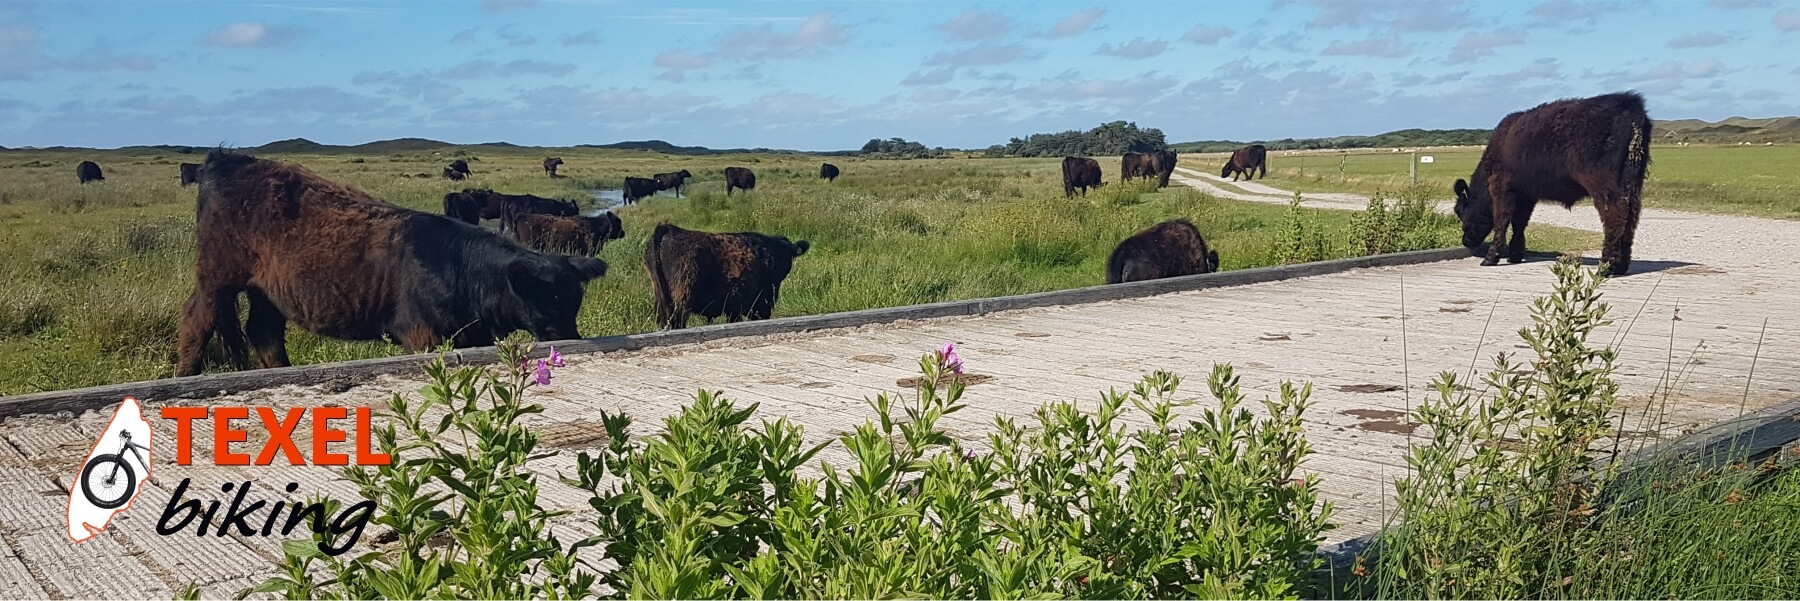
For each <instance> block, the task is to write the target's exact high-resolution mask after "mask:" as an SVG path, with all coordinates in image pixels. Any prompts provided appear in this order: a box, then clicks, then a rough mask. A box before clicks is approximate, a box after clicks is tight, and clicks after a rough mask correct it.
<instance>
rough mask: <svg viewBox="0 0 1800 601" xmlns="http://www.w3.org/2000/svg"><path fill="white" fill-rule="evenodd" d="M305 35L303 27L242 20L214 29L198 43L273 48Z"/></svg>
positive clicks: (223, 46)
mask: <svg viewBox="0 0 1800 601" xmlns="http://www.w3.org/2000/svg"><path fill="white" fill-rule="evenodd" d="M307 35H308V32H307V31H306V30H303V29H298V28H293V27H284V26H280V25H269V24H265V23H259V22H255V21H244V22H239V23H232V24H230V25H226V26H224V27H220V28H218V29H215V30H213V31H212V32H211V33H208V34H206V36H205V37H202V38H200V43H201V45H204V46H212V47H215V48H274V47H278V46H291V45H293V44H295V43H297V42H299V41H300V40H301V38H304V37H306V36H307Z"/></svg>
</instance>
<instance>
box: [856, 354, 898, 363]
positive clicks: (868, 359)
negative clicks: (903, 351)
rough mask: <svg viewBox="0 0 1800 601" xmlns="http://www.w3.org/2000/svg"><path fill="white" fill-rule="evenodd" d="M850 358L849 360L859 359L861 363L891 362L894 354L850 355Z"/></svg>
mask: <svg viewBox="0 0 1800 601" xmlns="http://www.w3.org/2000/svg"><path fill="white" fill-rule="evenodd" d="M850 360H851V361H860V362H863V363H893V362H894V356H893V355H857V356H855V357H851V358H850Z"/></svg>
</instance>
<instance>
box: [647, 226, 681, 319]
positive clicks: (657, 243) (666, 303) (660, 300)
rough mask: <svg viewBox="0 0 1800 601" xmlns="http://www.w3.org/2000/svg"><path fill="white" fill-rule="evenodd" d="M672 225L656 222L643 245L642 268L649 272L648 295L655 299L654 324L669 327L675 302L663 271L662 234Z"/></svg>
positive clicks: (673, 313) (667, 277) (667, 278)
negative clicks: (647, 240)
mask: <svg viewBox="0 0 1800 601" xmlns="http://www.w3.org/2000/svg"><path fill="white" fill-rule="evenodd" d="M670 227H673V226H671V225H669V224H667V223H662V224H658V225H657V226H656V230H655V231H653V232H650V241H649V243H647V244H645V245H644V270H645V271H648V272H650V297H651V298H652V299H655V301H656V325H657V327H659V328H667V327H669V318H670V317H673V316H674V315H675V302H674V299H673V298H672V297H671V293H670V291H669V276H668V275H667V274H664V273H663V265H662V239H663V234H666V233H668V232H669V228H670Z"/></svg>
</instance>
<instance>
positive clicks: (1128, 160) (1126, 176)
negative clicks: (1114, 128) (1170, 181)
mask: <svg viewBox="0 0 1800 601" xmlns="http://www.w3.org/2000/svg"><path fill="white" fill-rule="evenodd" d="M1155 162H1156V155H1154V154H1138V153H1135V152H1127V153H1125V156H1122V157H1119V181H1128V180H1131V179H1135V178H1139V177H1155V176H1156V165H1155V164H1154V163H1155Z"/></svg>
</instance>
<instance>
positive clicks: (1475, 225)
mask: <svg viewBox="0 0 1800 601" xmlns="http://www.w3.org/2000/svg"><path fill="white" fill-rule="evenodd" d="M1476 181H1477V182H1479V181H1480V179H1477V180H1476ZM1485 188H1486V186H1479V185H1478V186H1475V187H1470V186H1469V182H1466V181H1463V180H1460V179H1459V180H1456V186H1455V187H1454V189H1455V191H1456V218H1457V219H1460V220H1462V230H1463V236H1462V238H1463V246H1464V247H1466V248H1468V249H1469V252H1470V253H1472V254H1474V255H1476V256H1481V255H1482V248H1481V243H1482V242H1485V241H1487V237H1488V234H1489V233H1492V232H1493V231H1494V207H1493V199H1491V198H1488V194H1487V190H1486V189H1485Z"/></svg>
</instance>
